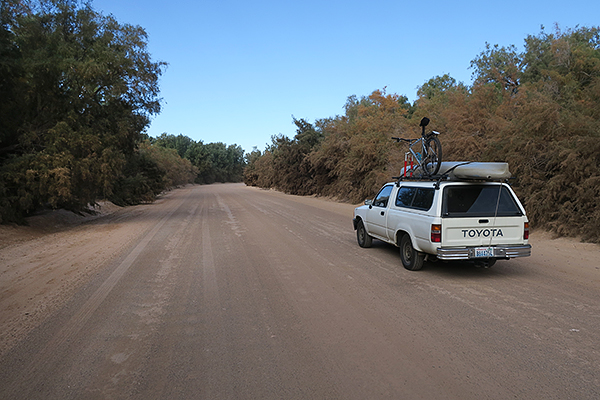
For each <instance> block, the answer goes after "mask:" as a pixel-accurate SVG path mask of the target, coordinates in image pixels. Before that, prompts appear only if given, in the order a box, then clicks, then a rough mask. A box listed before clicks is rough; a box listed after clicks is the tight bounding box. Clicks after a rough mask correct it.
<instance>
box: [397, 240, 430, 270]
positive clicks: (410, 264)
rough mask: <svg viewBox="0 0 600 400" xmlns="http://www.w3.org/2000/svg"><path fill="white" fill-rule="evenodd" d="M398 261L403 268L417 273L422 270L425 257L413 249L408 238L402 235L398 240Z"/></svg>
mask: <svg viewBox="0 0 600 400" xmlns="http://www.w3.org/2000/svg"><path fill="white" fill-rule="evenodd" d="M400 259H401V260H402V265H404V268H406V269H408V270H410V271H418V270H420V269H421V268H423V262H424V260H425V255H424V254H423V253H421V252H418V251H417V250H415V249H414V247H413V245H412V242H411V241H410V236H408V235H404V236H402V239H401V240H400Z"/></svg>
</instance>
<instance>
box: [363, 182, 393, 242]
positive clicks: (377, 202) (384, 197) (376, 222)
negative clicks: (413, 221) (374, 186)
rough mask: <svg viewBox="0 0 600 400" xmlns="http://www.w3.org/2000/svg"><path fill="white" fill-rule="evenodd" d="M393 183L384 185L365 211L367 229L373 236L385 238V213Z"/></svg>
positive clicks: (387, 209)
mask: <svg viewBox="0 0 600 400" xmlns="http://www.w3.org/2000/svg"><path fill="white" fill-rule="evenodd" d="M393 188H394V186H393V185H386V186H384V187H383V188H382V189H381V190H380V191H379V193H377V196H375V198H374V199H373V205H372V207H371V208H369V210H368V211H367V230H368V231H369V233H370V234H371V235H373V236H378V237H380V238H387V213H388V211H389V208H388V205H389V200H390V195H391V194H392V189H393Z"/></svg>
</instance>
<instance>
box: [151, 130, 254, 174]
mask: <svg viewBox="0 0 600 400" xmlns="http://www.w3.org/2000/svg"><path fill="white" fill-rule="evenodd" d="M151 143H152V144H154V145H157V146H160V147H163V148H168V149H173V150H176V151H177V154H179V156H181V157H182V158H184V159H186V160H189V162H190V163H191V165H193V166H194V171H195V176H194V181H195V182H196V183H214V182H241V181H242V174H243V169H244V166H245V162H244V150H243V149H242V148H241V147H240V146H238V145H229V146H227V145H225V144H224V143H208V144H204V143H202V141H200V142H195V141H194V140H192V139H190V138H189V137H187V136H184V135H177V136H175V135H169V134H167V133H163V134H162V135H160V136H159V137H158V138H155V139H151Z"/></svg>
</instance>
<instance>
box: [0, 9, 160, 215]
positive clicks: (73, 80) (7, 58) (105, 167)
mask: <svg viewBox="0 0 600 400" xmlns="http://www.w3.org/2000/svg"><path fill="white" fill-rule="evenodd" d="M1 19H2V20H1V25H0V53H1V54H0V56H1V60H2V61H1V62H0V74H1V75H0V110H1V111H0V198H1V201H0V216H1V218H2V221H11V220H12V221H18V220H21V218H22V216H23V215H24V214H27V213H28V212H31V211H34V210H35V209H37V208H39V207H42V206H50V207H63V208H67V209H71V210H75V211H76V210H80V209H82V208H84V207H85V206H86V205H88V204H93V203H94V202H95V201H96V199H97V198H98V197H105V196H111V195H112V194H113V191H114V189H115V187H114V184H115V182H117V181H118V180H119V179H122V178H123V173H124V172H126V171H127V168H128V167H129V166H130V165H131V163H132V161H131V160H130V158H131V157H135V156H134V154H135V152H136V148H137V145H138V143H139V142H140V140H141V138H142V135H141V133H142V132H143V130H144V129H145V127H146V126H147V125H148V123H149V118H150V116H151V115H153V114H156V113H158V112H159V111H160V103H159V98H158V78H159V76H160V75H161V73H162V69H163V68H164V65H165V64H164V63H162V62H153V61H152V60H151V58H150V55H149V54H148V52H147V49H146V41H147V36H146V33H145V31H144V30H143V29H142V28H140V27H135V26H131V25H121V24H119V23H118V22H117V21H116V20H115V19H114V18H113V17H111V16H109V17H106V16H102V15H101V14H99V13H97V12H96V11H94V9H93V8H92V7H91V6H90V5H89V4H87V3H85V4H80V3H79V2H77V1H74V0H39V1H37V2H35V1H31V2H24V1H17V0H3V1H2V9H1Z"/></svg>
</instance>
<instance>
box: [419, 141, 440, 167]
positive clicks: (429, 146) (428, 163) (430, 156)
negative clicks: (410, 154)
mask: <svg viewBox="0 0 600 400" xmlns="http://www.w3.org/2000/svg"><path fill="white" fill-rule="evenodd" d="M425 149H426V150H427V156H426V157H425V159H424V160H423V165H424V166H425V172H426V173H427V175H429V176H432V175H435V174H437V173H438V171H439V170H440V166H441V165H442V144H441V143H440V140H439V139H438V138H437V137H436V136H432V137H430V138H429V139H427V141H426V142H425Z"/></svg>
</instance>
